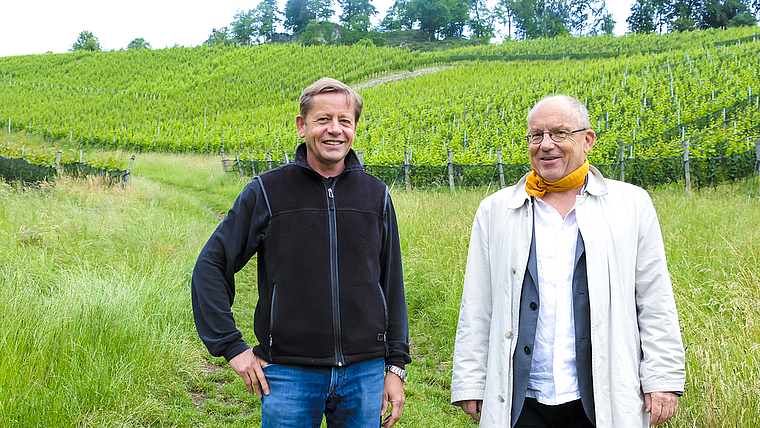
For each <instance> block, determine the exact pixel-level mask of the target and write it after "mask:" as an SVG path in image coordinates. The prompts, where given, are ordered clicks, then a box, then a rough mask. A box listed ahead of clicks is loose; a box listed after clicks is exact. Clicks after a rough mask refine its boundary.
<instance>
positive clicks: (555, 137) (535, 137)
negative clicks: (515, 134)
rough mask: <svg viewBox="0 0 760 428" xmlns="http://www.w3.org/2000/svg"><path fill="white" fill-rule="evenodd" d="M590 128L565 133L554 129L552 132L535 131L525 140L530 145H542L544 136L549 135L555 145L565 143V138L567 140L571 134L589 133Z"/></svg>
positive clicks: (562, 130)
mask: <svg viewBox="0 0 760 428" xmlns="http://www.w3.org/2000/svg"><path fill="white" fill-rule="evenodd" d="M588 129H589V128H583V129H576V130H575V131H565V130H564V129H554V130H551V131H533V132H531V133H530V134H528V135H526V136H525V138H526V139H527V140H528V143H530V144H541V143H542V142H543V141H544V134H547V133H548V134H549V138H551V139H552V141H554V142H555V143H561V142H562V141H565V138H567V136H568V135H570V134H575V133H576V132H581V131H588Z"/></svg>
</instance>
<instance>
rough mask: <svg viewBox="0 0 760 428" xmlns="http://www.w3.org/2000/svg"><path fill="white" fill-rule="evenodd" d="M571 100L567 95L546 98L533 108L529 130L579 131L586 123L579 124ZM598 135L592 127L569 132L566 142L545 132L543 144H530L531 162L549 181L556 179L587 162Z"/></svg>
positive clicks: (542, 176)
mask: <svg viewBox="0 0 760 428" xmlns="http://www.w3.org/2000/svg"><path fill="white" fill-rule="evenodd" d="M578 122H579V121H578V118H577V117H576V115H574V114H573V110H572V106H571V105H570V103H569V101H567V100H565V99H563V98H548V99H545V100H543V101H541V102H539V103H538V104H536V106H535V107H534V108H533V110H532V112H531V114H530V118H529V120H528V132H529V133H532V132H535V131H538V132H542V131H556V130H560V129H561V130H564V131H568V132H570V131H575V130H576V129H581V128H585V127H586V126H585V125H583V124H581V123H578ZM595 138H596V134H595V133H594V131H592V130H591V129H588V130H585V131H581V132H577V133H575V134H571V135H568V136H567V138H566V139H565V140H564V141H562V142H559V143H558V142H555V141H553V140H552V139H551V138H550V137H549V133H548V132H547V133H546V134H544V139H543V141H542V142H541V144H529V146H530V147H529V149H530V164H531V166H532V167H533V169H534V170H535V171H536V173H538V175H540V176H541V178H543V179H544V180H546V181H548V182H551V183H553V182H556V181H559V180H561V179H562V178H564V177H565V176H567V175H568V174H570V173H571V172H573V171H575V170H576V169H578V168H579V167H580V166H581V165H583V162H584V160H585V159H586V153H588V152H589V151H590V150H591V148H592V147H593V146H594V139H595Z"/></svg>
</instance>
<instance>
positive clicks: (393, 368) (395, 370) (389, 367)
mask: <svg viewBox="0 0 760 428" xmlns="http://www.w3.org/2000/svg"><path fill="white" fill-rule="evenodd" d="M385 371H387V372H391V373H393V374H395V375H396V376H398V377H400V378H401V382H406V378H407V377H408V376H409V374H408V373H407V372H406V370H404V369H402V368H401V367H398V366H394V365H391V364H388V365H387V366H385Z"/></svg>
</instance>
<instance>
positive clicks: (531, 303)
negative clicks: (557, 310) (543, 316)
mask: <svg viewBox="0 0 760 428" xmlns="http://www.w3.org/2000/svg"><path fill="white" fill-rule="evenodd" d="M530 308H531V309H532V310H534V311H535V310H536V309H538V305H537V304H536V302H530Z"/></svg>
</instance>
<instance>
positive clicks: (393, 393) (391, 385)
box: [381, 372, 406, 428]
mask: <svg viewBox="0 0 760 428" xmlns="http://www.w3.org/2000/svg"><path fill="white" fill-rule="evenodd" d="M405 401H406V398H405V397H404V382H403V381H402V380H401V378H400V377H398V376H396V375H395V374H393V373H391V372H388V373H386V374H385V385H384V386H383V408H382V410H381V414H382V415H383V416H385V414H386V413H387V412H388V403H389V402H390V404H391V413H390V414H389V415H387V416H385V419H383V423H382V426H383V427H385V428H390V427H392V426H393V425H394V424H395V423H396V422H398V420H399V419H401V410H402V409H403V408H404V402H405Z"/></svg>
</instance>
